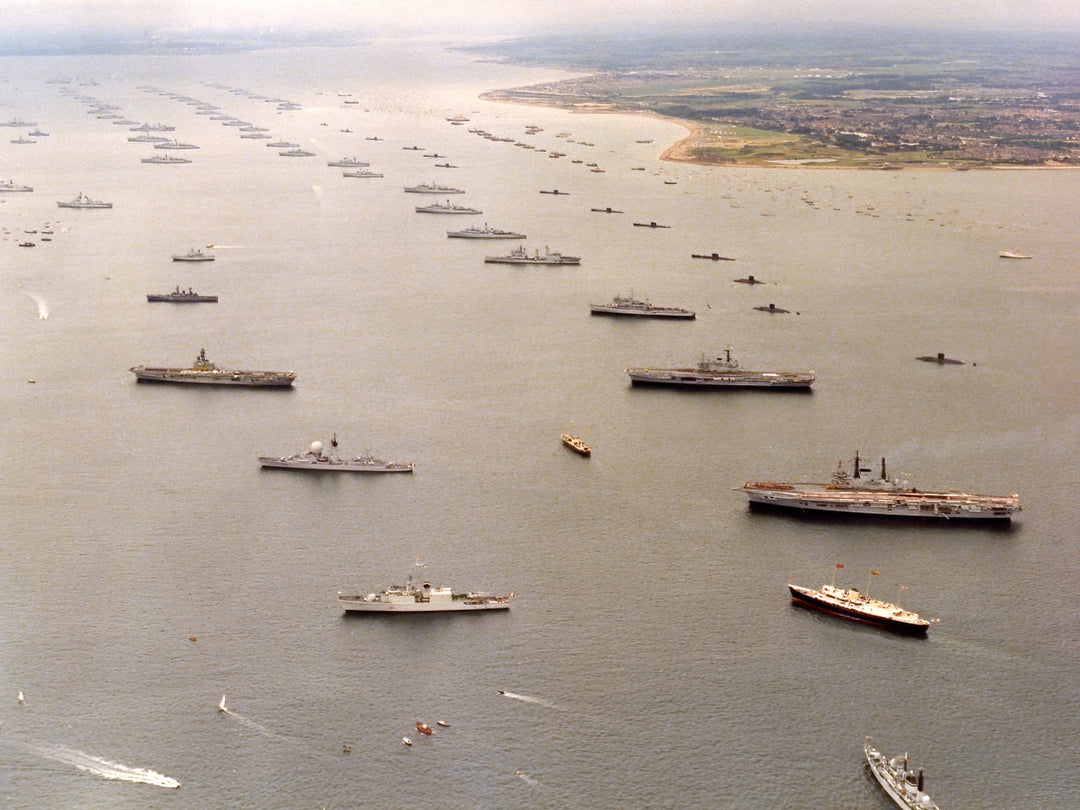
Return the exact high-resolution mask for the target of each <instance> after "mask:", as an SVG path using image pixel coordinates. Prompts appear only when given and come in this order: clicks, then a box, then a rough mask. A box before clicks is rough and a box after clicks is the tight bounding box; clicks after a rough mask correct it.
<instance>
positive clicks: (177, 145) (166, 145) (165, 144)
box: [154, 141, 199, 149]
mask: <svg viewBox="0 0 1080 810" xmlns="http://www.w3.org/2000/svg"><path fill="white" fill-rule="evenodd" d="M154 148H155V149H198V148H199V147H197V146H196V145H195V144H193V143H181V142H180V141H162V142H161V143H157V144H154Z"/></svg>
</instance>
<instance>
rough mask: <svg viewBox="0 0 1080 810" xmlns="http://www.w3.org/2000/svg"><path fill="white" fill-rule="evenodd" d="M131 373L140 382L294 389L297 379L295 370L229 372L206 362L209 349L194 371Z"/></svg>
mask: <svg viewBox="0 0 1080 810" xmlns="http://www.w3.org/2000/svg"><path fill="white" fill-rule="evenodd" d="M130 370H131V373H132V374H134V375H135V379H136V380H138V381H139V382H159V383H195V384H201V385H239V386H245V387H248V388H291V387H292V384H293V382H294V381H295V380H296V374H295V372H292V371H229V370H226V369H221V368H218V367H217V366H215V365H214V364H213V363H211V362H210V361H209V360H207V359H206V349H200V350H199V354H198V356H197V357H196V358H195V364H194V365H193V366H192V367H191V368H163V367H160V366H134V367H133V368H131V369H130Z"/></svg>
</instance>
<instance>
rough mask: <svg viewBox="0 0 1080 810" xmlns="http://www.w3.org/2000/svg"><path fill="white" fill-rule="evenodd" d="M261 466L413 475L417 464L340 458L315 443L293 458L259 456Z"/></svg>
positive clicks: (334, 440) (335, 445) (334, 445)
mask: <svg viewBox="0 0 1080 810" xmlns="http://www.w3.org/2000/svg"><path fill="white" fill-rule="evenodd" d="M330 444H331V447H333V448H336V447H337V436H335V437H334V438H333V439H332V440H331V442H330ZM259 464H260V465H262V466H263V467H277V468H280V469H286V470H309V471H315V472H361V473H374V472H387V473H389V472H404V473H411V472H412V471H413V467H414V466H415V464H414V463H413V462H411V461H407V462H399V461H383V460H382V459H380V458H375V456H373V455H371V454H367V455H363V456H357V457H356V458H349V459H346V458H340V457H339V456H338V455H337V453H335V452H334V450H331V451H330V452H329V453H324V452H323V443H322V442H320V441H314V442H312V443H311V448H310V449H309V450H308V451H307V452H306V453H297V454H295V455H292V456H280V457H279V456H259Z"/></svg>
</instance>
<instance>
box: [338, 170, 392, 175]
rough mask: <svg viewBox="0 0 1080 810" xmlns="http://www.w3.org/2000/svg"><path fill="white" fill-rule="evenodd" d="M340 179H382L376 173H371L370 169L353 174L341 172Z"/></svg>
mask: <svg viewBox="0 0 1080 810" xmlns="http://www.w3.org/2000/svg"><path fill="white" fill-rule="evenodd" d="M341 176H342V177H382V175H381V174H379V173H378V172H373V171H371V169H357V170H356V171H355V172H342V173H341Z"/></svg>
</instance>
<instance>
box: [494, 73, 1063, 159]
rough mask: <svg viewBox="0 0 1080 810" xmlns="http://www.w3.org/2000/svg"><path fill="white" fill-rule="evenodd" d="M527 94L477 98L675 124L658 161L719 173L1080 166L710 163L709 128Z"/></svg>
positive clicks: (650, 114) (506, 91)
mask: <svg viewBox="0 0 1080 810" xmlns="http://www.w3.org/2000/svg"><path fill="white" fill-rule="evenodd" d="M526 90H527V88H526V89H524V90H522V89H502V90H486V91H484V92H483V93H481V94H480V96H479V97H480V98H481V99H482V100H484V101H493V102H496V103H499V104H516V105H518V106H522V107H547V108H549V109H558V110H564V111H566V112H569V113H573V114H578V115H628V116H638V117H646V118H653V119H656V120H657V121H665V122H667V123H669V124H676V125H678V126H680V127H682V128H683V129H685V130H686V134H685V135H684V136H683V137H682V138H681V139H679V140H677V141H675V142H674V143H672V144H671V145H670V146H668V147H667V148H665V149H664V151H663V152H661V153H660V156H659V158H658V160H660V161H661V162H664V163H680V164H685V165H689V166H703V167H711V168H718V169H831V170H833V171H838V170H848V171H948V172H965V171H990V170H995V171H1074V170H1076V169H1078V168H1080V166H1064V165H1063V166H1048V165H1045V164H1041V165H1026V166H1024V165H1013V164H1005V163H982V162H977V161H974V160H972V161H948V160H941V161H939V162H932V163H931V162H915V161H912V162H910V163H905V162H902V161H901V162H896V161H890V160H889V159H888V158H887V157H885V156H882V157H880V158H875V157H872V156H866V157H865V158H860V159H865V160H866V165H865V166H859V165H852V164H851V163H839V162H838V161H834V160H832V159H830V158H804V159H800V158H792V159H790V160H785V159H784V158H778V159H776V160H747V161H741V162H740V161H737V160H709V159H706V158H701V157H698V156H695V155H694V150H696V149H699V148H709V147H710V146H715V145H716V142H715V141H713V140H712V138H711V134H710V132H709V129H708V127H706V126H705V125H704V124H701V123H700V122H698V121H690V120H687V119H684V118H672V117H670V116H667V115H661V114H660V113H656V112H652V111H650V110H629V109H620V108H619V107H618V106H617V105H614V104H612V103H610V102H608V103H606V104H599V103H597V104H590V105H583V104H575V103H573V102H569V101H567V102H561V101H559V100H558V99H555V98H548V99H540V98H538V97H536V96H535V95H531V96H525V95H518V94H519V93H523V92H525V91H526Z"/></svg>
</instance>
